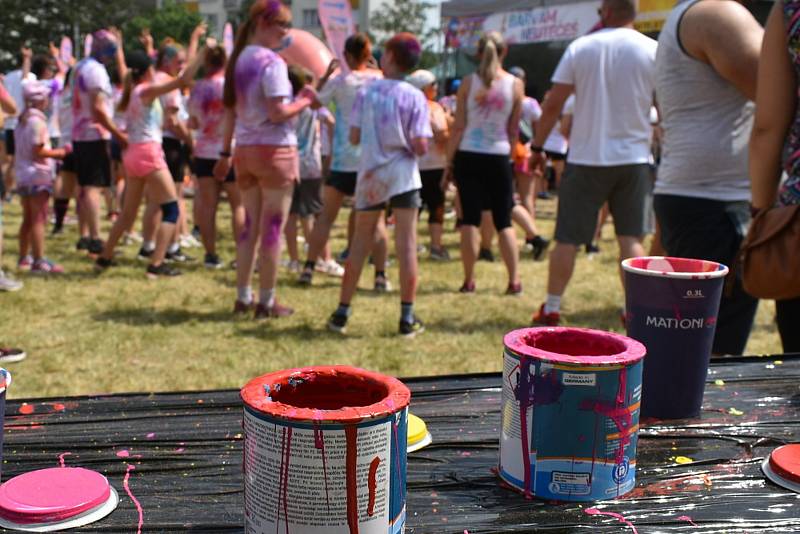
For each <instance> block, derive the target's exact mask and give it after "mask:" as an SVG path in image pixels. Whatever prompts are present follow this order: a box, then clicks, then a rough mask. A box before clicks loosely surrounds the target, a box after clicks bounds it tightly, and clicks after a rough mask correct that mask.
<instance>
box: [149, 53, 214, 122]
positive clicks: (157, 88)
mask: <svg viewBox="0 0 800 534" xmlns="http://www.w3.org/2000/svg"><path fill="white" fill-rule="evenodd" d="M201 58H202V54H195V56H194V58H193V59H192V61H191V62H189V64H188V65H186V68H184V69H183V72H181V73H180V75H179V76H178V77H177V78H173V79H171V80H170V81H168V82H165V83H161V84H150V85H148V86H147V88H146V89H144V90H143V91H142V93H141V97H142V99H143V100H148V101H149V100H154V99H156V98H158V97H159V96H161V95H165V94H167V93H169V92H171V91H174V90H175V89H183V88H184V87H186V86H188V85H190V84H191V83H192V81H193V80H194V77H195V75H196V74H197V70H198V69H199V68H200V63H201V62H202V59H201ZM176 111H177V110H176Z"/></svg>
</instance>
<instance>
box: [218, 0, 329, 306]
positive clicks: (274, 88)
mask: <svg viewBox="0 0 800 534" xmlns="http://www.w3.org/2000/svg"><path fill="white" fill-rule="evenodd" d="M291 23H292V12H291V11H290V10H289V8H288V7H286V6H285V5H284V4H282V3H281V2H279V1H278V0H256V2H254V3H253V5H252V7H251V8H250V15H249V17H248V19H247V20H246V21H245V23H244V24H243V25H242V26H241V27H240V28H239V33H238V35H237V36H236V44H235V46H234V49H233V53H232V54H231V60H230V62H229V64H228V68H227V70H226V72H225V91H224V102H225V108H226V114H225V126H224V137H223V144H222V151H221V152H220V159H219V161H218V162H217V165H216V168H215V172H214V175H215V177H216V178H217V179H222V177H224V176H225V175H226V174H227V173H228V170H229V169H230V164H231V159H230V158H231V149H232V142H233V135H234V131H235V132H236V155H235V160H234V166H235V169H236V182H237V183H238V185H239V189H240V190H241V192H242V203H243V204H244V206H245V224H244V229H243V230H242V232H241V233H240V234H239V236H238V239H237V247H236V262H237V272H236V278H237V282H236V285H237V299H236V303H235V304H234V313H247V312H248V311H249V310H250V309H251V307H252V304H253V291H252V288H251V285H250V283H251V278H252V274H253V268H254V263H255V252H256V247H258V248H259V249H260V257H261V264H260V269H259V278H260V282H261V284H260V294H259V302H258V305H257V306H256V307H255V318H256V319H266V318H270V317H285V316H288V315H291V314H292V313H294V310H292V309H291V308H288V307H286V306H283V305H281V304H279V303H278V302H277V300H276V299H275V286H276V285H277V283H278V268H279V261H280V254H281V236H282V235H283V229H284V226H285V224H286V219H287V218H288V216H289V205H290V204H291V200H292V191H293V189H294V184H295V183H296V182H297V181H298V180H299V178H300V176H299V169H298V166H299V162H298V157H297V136H296V135H295V131H294V125H293V119H294V117H296V116H297V115H298V114H299V113H300V112H302V111H303V110H304V109H306V108H308V107H309V106H311V104H312V102H313V100H314V98H315V97H316V95H315V94H314V91H313V90H312V89H310V88H308V87H306V88H305V89H304V90H303V91H302V92H301V93H300V94H299V95H297V98H295V99H294V100H292V85H291V83H289V75H288V69H287V66H286V63H285V62H284V61H283V59H282V58H281V57H280V56H279V55H278V54H276V53H275V52H273V49H275V48H278V47H279V46H280V45H281V43H282V42H283V41H284V39H285V38H286V36H287V34H288V31H289V27H290V26H291ZM259 245H260V246H259Z"/></svg>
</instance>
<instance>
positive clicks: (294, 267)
mask: <svg viewBox="0 0 800 534" xmlns="http://www.w3.org/2000/svg"><path fill="white" fill-rule="evenodd" d="M286 268H287V269H288V270H289V272H290V273H294V274H300V262H299V261H297V260H290V261H289V263H288V265H286Z"/></svg>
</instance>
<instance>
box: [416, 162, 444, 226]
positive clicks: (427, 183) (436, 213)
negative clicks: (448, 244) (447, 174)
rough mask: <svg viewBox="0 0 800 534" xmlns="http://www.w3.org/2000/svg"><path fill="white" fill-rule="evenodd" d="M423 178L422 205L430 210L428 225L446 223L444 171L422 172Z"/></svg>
mask: <svg viewBox="0 0 800 534" xmlns="http://www.w3.org/2000/svg"><path fill="white" fill-rule="evenodd" d="M420 176H421V177H422V203H423V204H425V206H426V207H427V208H428V224H443V223H444V189H442V177H443V176H444V169H433V170H427V171H420Z"/></svg>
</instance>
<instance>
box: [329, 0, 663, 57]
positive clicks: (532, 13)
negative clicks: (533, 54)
mask: <svg viewBox="0 0 800 534" xmlns="http://www.w3.org/2000/svg"><path fill="white" fill-rule="evenodd" d="M323 1H324V0H323ZM674 5H675V0H640V9H639V16H638V17H637V21H636V29H638V30H639V31H642V32H651V31H658V30H660V29H661V26H663V24H664V20H665V19H666V17H667V15H668V14H669V11H670V9H671V8H672V7H673V6H674ZM599 7H600V2H599V1H592V2H581V3H576V4H565V5H556V6H549V7H536V8H532V9H526V10H517V11H505V12H496V13H490V14H485V15H475V16H466V17H451V18H450V19H449V20H448V21H447V23H446V24H447V26H446V28H445V36H446V44H447V46H448V47H450V48H467V49H474V48H475V47H476V46H477V44H478V39H480V36H481V34H482V33H484V32H487V31H498V32H500V33H502V34H503V36H504V37H505V38H506V40H507V41H508V42H509V43H511V44H524V43H543V42H549V41H571V40H573V39H576V38H577V37H580V36H582V35H586V34H587V33H590V32H591V31H593V30H596V29H598V28H600V27H601V26H600V20H599V17H598V14H597V10H598V8H599Z"/></svg>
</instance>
